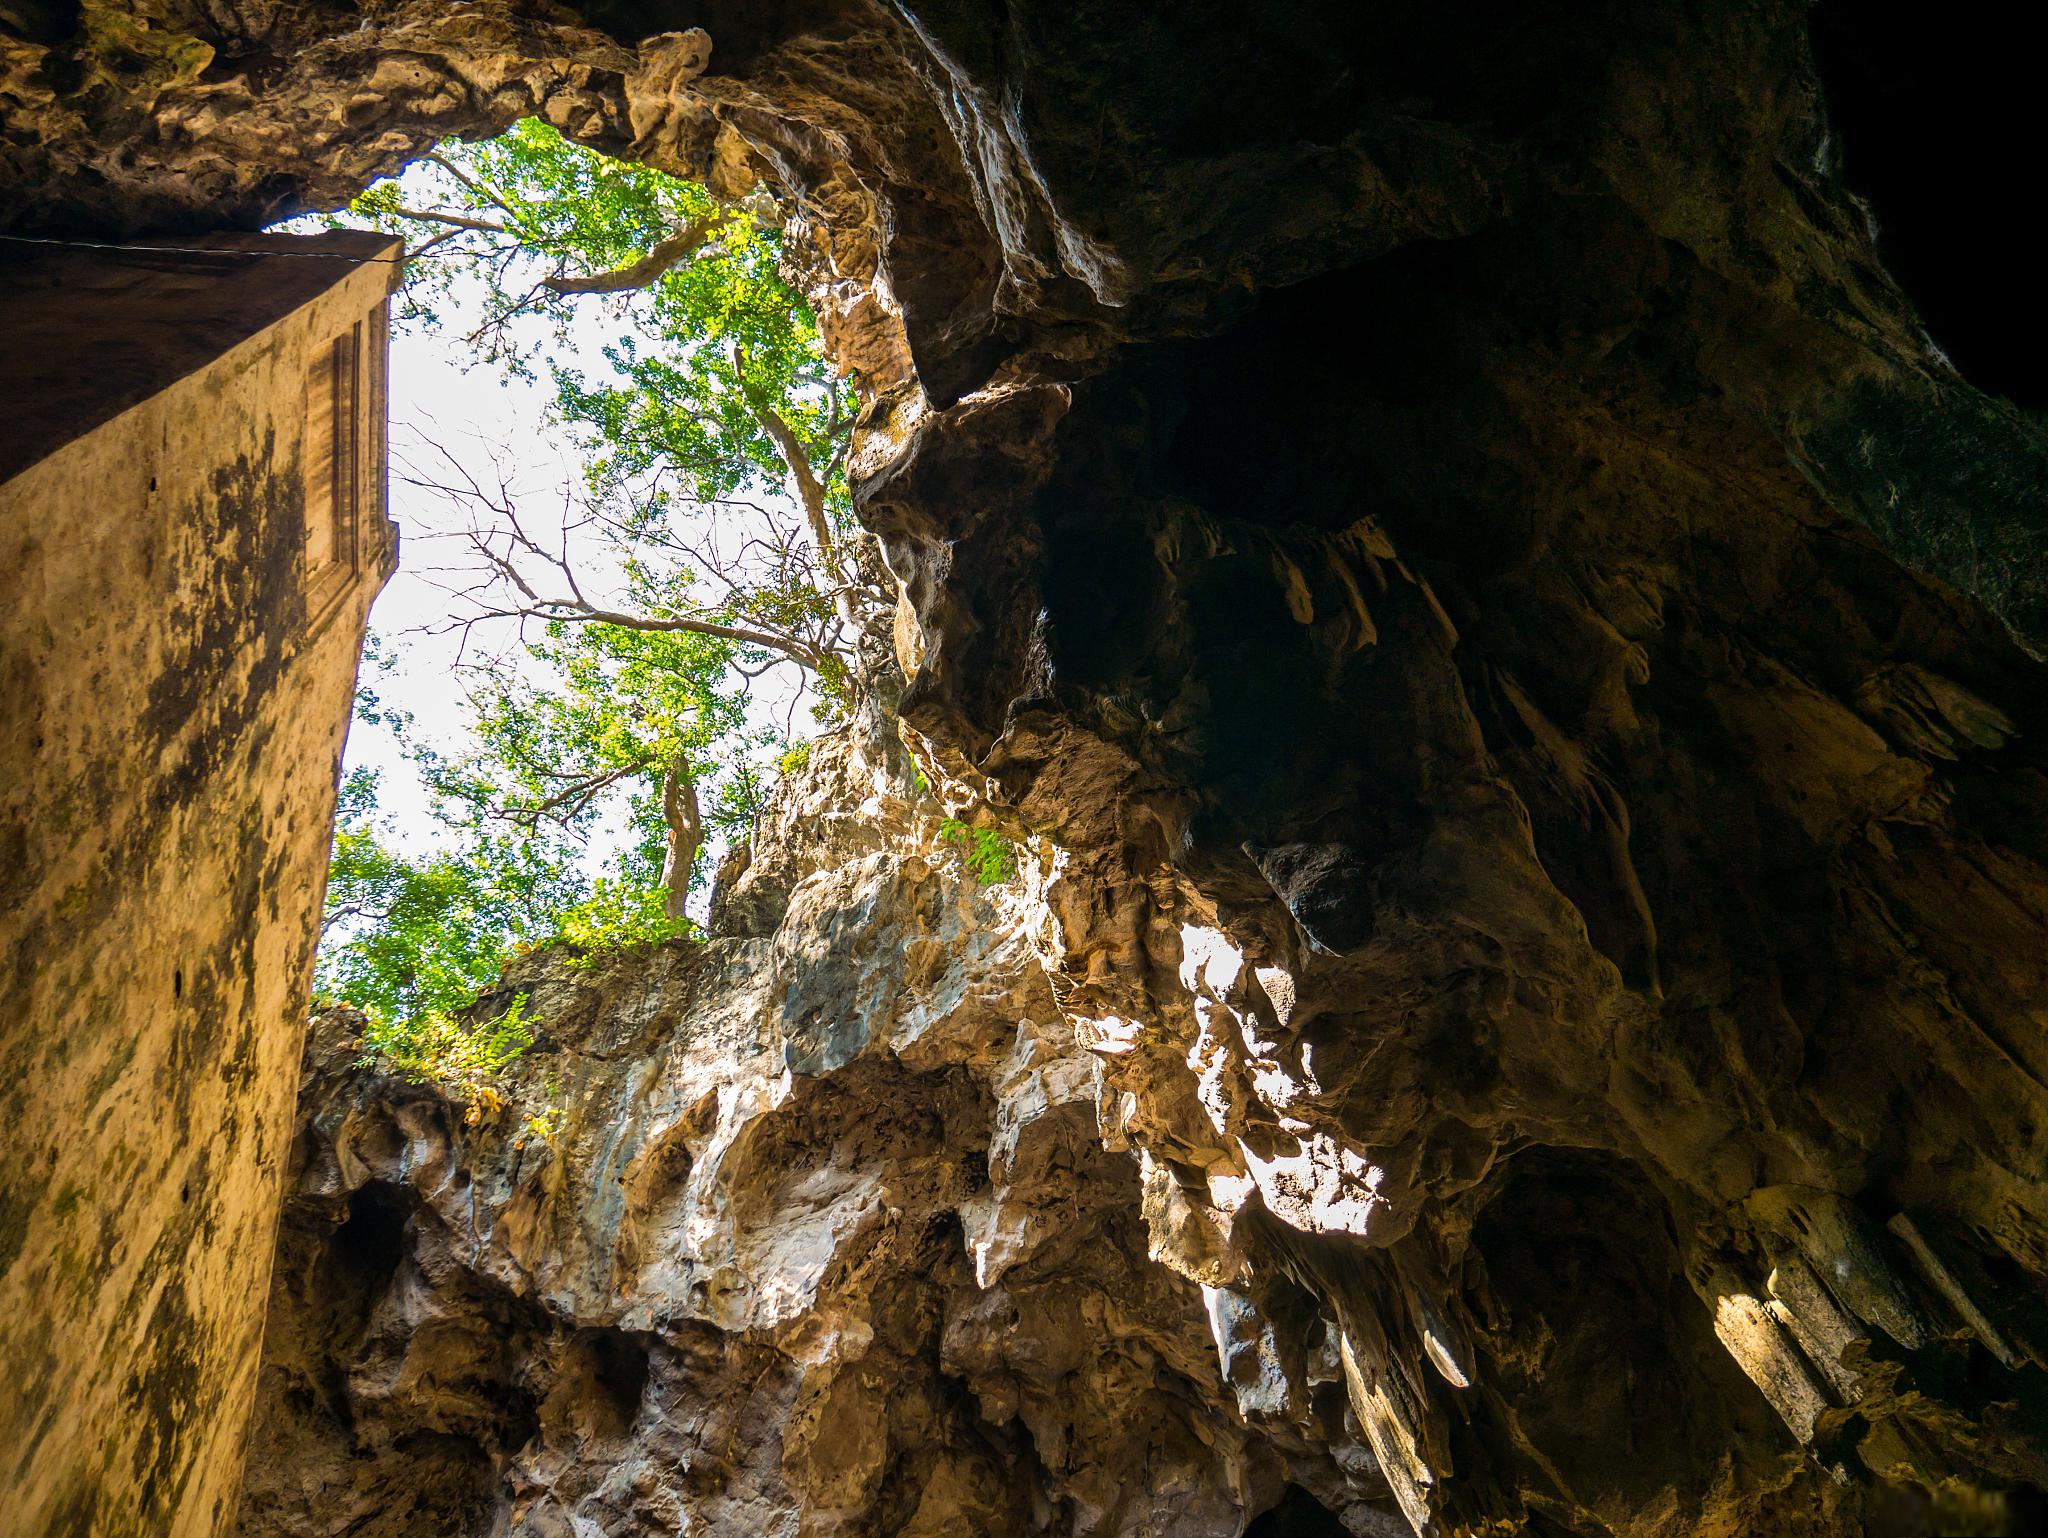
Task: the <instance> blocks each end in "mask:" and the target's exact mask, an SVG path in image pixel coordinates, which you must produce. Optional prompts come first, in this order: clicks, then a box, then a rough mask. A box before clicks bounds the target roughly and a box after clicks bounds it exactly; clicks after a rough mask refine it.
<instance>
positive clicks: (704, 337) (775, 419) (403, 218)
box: [286, 118, 886, 1128]
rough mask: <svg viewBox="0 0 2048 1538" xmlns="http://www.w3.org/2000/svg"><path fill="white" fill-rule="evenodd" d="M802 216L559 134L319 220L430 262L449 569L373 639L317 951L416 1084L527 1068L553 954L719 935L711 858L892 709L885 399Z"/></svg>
mask: <svg viewBox="0 0 2048 1538" xmlns="http://www.w3.org/2000/svg"><path fill="white" fill-rule="evenodd" d="M727 180H728V182H730V181H731V178H730V177H728V178H727ZM788 215H789V211H788V210H787V209H786V208H785V207H784V206H783V205H782V204H781V203H779V202H778V201H777V199H776V198H775V197H774V196H773V195H772V194H771V193H770V192H769V190H768V189H767V187H766V186H765V185H763V184H762V183H761V182H760V181H758V180H757V181H755V182H754V183H753V184H752V185H751V187H749V188H747V189H745V190H740V189H739V188H738V186H737V185H736V184H735V185H727V186H725V187H724V190H723V191H722V192H717V193H714V192H713V191H712V190H711V189H710V188H709V187H707V186H706V185H705V184H703V183H701V182H694V181H689V180H686V179H683V178H681V177H676V176H671V175H668V174H667V173H665V172H663V171H661V170H658V169H656V168H655V167H653V166H651V165H648V164H645V163H642V162H638V161H632V160H625V159H619V158H615V157H614V156H612V155H609V154H606V153H604V152H602V151H600V150H597V149H594V148H591V147H589V146H587V145H585V144H582V143H579V142H578V141H577V139H576V138H575V137H573V136H572V135H570V134H567V133H564V132H562V131H560V130H558V129H556V128H555V127H553V126H550V125H549V124H547V123H545V122H542V121H540V120H539V119H534V118H528V119H522V120H519V121H517V122H515V123H513V124H512V125H511V126H510V127H509V128H508V129H506V130H505V131H504V132H503V133H502V134H500V135H498V136H496V137H494V138H489V139H481V140H475V141H462V140H449V141H446V142H444V143H442V144H441V145H440V146H438V147H437V148H436V149H434V150H432V151H430V152H429V153H427V154H426V155H424V156H422V157H420V158H419V159H418V160H416V161H414V162H413V163H412V164H410V165H409V166H407V167H406V168H405V169H404V170H403V171H401V172H400V173H398V174H397V175H396V176H394V177H392V178H390V179H387V180H385V181H382V182H378V183H376V184H374V185H372V186H371V187H370V188H368V189H367V190H365V191H364V192H363V193H362V194H360V195H359V196H358V197H356V198H355V199H354V200H353V201H352V202H351V203H350V204H349V205H348V207H347V208H346V209H345V210H343V211H340V212H338V213H335V214H329V215H324V216H311V217H305V218H300V219H297V220H294V221H291V222H290V223H289V224H288V225H287V226H286V228H287V229H292V230H304V229H307V228H309V227H327V228H334V227H341V228H367V229H371V230H375V231H377V232H379V233H384V234H390V235H395V236H398V237H400V238H401V239H403V240H404V241H405V242H406V250H405V254H404V261H405V263H406V266H405V269H404V271H405V279H404V286H403V287H402V288H401V289H400V291H399V296H398V304H397V308H396V315H395V317H394V322H393V330H394V338H393V344H392V362H391V366H390V371H389V379H390V392H391V401H392V417H393V426H392V443H393V471H394V474H393V484H394V510H395V512H396V514H397V516H398V519H399V522H400V523H401V524H402V525H403V526H405V528H406V539H407V545H408V549H409V550H411V551H413V552H414V554H413V557H412V559H410V560H408V561H407V562H404V563H401V565H400V568H399V571H398V572H397V574H396V575H395V577H394V578H393V580H392V582H391V583H390V584H389V586H388V587H387V588H386V590H385V592H384V594H383V595H382V596H381V598H380V600H379V602H378V605H377V608H376V610H375V612H374V614H373V617H372V627H371V631H370V635H369V638H368V645H367V651H366V658H367V669H366V670H367V672H368V674H369V684H368V688H367V689H366V691H365V693H364V695H363V696H362V697H361V699H360V700H359V708H358V711H357V719H356V723H355V731H354V733H353V734H352V736H351V738H350V743H349V756H348V759H347V761H346V764H345V771H346V772H345V779H344V789H343V793H342V800H341V812H340V819H339V830H338V833H337V841H336V846H335V856H334V860H333V863H332V866H331V869H330V875H329V881H328V904H327V912H326V919H325V923H324V926H323V938H322V945H321V948H320V952H319V957H318V963H317V965H318V981H319V987H320V989H321V991H322V993H323V994H324V995H325V996H326V997H328V998H331V999H335V1000H345V1001H347V1002H349V1003H351V1004H353V1005H356V1006H358V1007H360V1008H362V1009H364V1010H365V1011H366V1012H367V1016H368V1025H367V1027H366V1033H365V1037H364V1040H365V1042H366V1050H368V1051H370V1052H371V1053H373V1054H376V1055H379V1056H381V1057H383V1058H385V1059H386V1060H388V1061H390V1062H392V1063H393V1064H395V1065H399V1066H401V1067H403V1068H404V1069H406V1070H407V1071H410V1072H414V1073H418V1074H422V1075H425V1076H427V1077H431V1078H436V1079H441V1080H451V1079H452V1077H453V1076H458V1075H463V1074H469V1075H481V1076H484V1077H488V1076H490V1075H491V1074H493V1073H495V1072H497V1071H498V1070H499V1069H501V1068H502V1067H503V1066H504V1064H505V1063H506V1062H508V1061H510V1060H511V1058H512V1057H514V1056H516V1055H517V1054H518V1053H519V1052H521V1051H523V1050H524V1048H525V1046H526V1045H527V1043H528V1042H529V1041H530V1039H531V1032H530V1029H529V1028H527V1027H526V1026H524V1025H523V1024H522V1022H521V1020H520V1001H519V1000H518V998H517V997H516V996H513V995H510V994H507V995H505V996H503V997H495V996H493V997H491V998H489V999H488V1003H489V1004H490V1008H488V1009H486V1008H485V1007H484V1004H485V1002H486V997H485V996H486V995H490V994H491V992H492V984H493V983H494V982H495V980H496V977H497V974H498V972H499V970H500V968H501V967H502V966H503V964H504V963H505V962H506V961H507V960H509V959H510V958H511V957H512V956H514V955H515V954H517V953H519V952H520V951H522V950H524V949H527V948H531V947H533V946H537V945H547V944H565V945H568V946H571V947H574V948H578V949H580V950H581V951H583V952H585V953H590V952H599V953H602V952H607V951H616V950H617V949H619V948H620V947H622V946H631V945H644V944H648V943H654V942H659V941H661V940H663V939H666V938H670V937H675V936H686V935H699V936H701V934H702V933H703V925H704V924H705V922H707V920H708V916H709V915H708V900H709V895H710V894H709V885H710V879H709V878H710V873H711V871H712V870H714V869H715V868H716V867H717V865H718V864H719V862H720V860H721V858H722V857H723V856H724V855H725V854H726V853H727V852H728V851H729V850H730V849H731V848H733V847H734V846H735V845H739V844H743V843H744V842H745V841H746V840H747V839H748V837H749V836H750V834H751V832H752V830H753V827H754V824H755V823H756V822H757V820H758V819H759V817H760V815H761V813H762V811H763V808H764V806H765V805H766V802H767V799H768V797H769V796H770V795H771V794H772V791H773V788H774V787H775V785H776V784H777V783H778V782H779V781H780V780H781V779H782V778H784V777H786V776H787V775H788V774H790V773H792V772H793V771H795V770H796V769H798V768H800V766H801V765H802V763H803V762H804V760H805V758H806V756H807V754H808V752H809V748H810V744H811V741H812V739H813V738H814V737H815V736H816V735H817V734H818V733H819V732H821V731H827V730H832V729H836V728H839V727H842V726H844V724H845V723H846V721H847V720H848V718H849V716H850V714H851V713H852V712H853V711H854V710H855V709H856V708H858V706H859V700H860V697H861V696H864V695H865V694H866V693H867V692H870V691H871V690H872V688H873V680H872V677H871V675H872V671H873V661H872V658H867V659H864V658H863V657H862V656H861V655H860V651H859V642H860V637H861V631H862V628H863V627H864V626H867V625H869V624H870V623H871V622H872V621H873V620H874V618H875V616H876V614H877V613H878V612H879V611H880V610H882V609H883V608H884V607H885V606H886V604H885V599H884V598H883V596H882V594H881V592H880V589H879V586H878V582H877V572H876V569H875V567H874V564H873V560H872V557H871V556H870V555H868V554H867V553H866V552H865V550H864V549H863V548H862V543H861V542H862V539H863V538H864V536H862V535H861V534H860V531H859V530H858V528H857V526H856V524H855V522H854V520H853V517H852V512H851V506H850V501H849V496H848V489H847V479H846V469H845V460H846V454H847V450H848V446H849V441H850V431H851V427H852V423H853V419H854V417H855V415H856V414H857V412H858V409H859V406H860V402H861V399H862V391H863V385H862V383H861V381H860V379H859V378H858V376H857V375H853V374H851V373H848V372H843V371H842V370H840V369H839V368H837V367H836V366H835V365H834V364H833V362H832V361H831V360H830V359H829V358H827V356H826V353H825V348H824V344H823V341H822V339H821V337H820V334H819V328H818V324H817V320H816V317H815V315H814V313H813V311H812V308H811V305H810V302H809V300H808V298H807V297H806V295H805V293H804V291H803V289H804V283H805V281H806V279H805V275H804V272H803V270H802V265H801V262H802V255H801V252H800V251H799V250H796V249H793V248H792V246H791V244H790V242H789V240H788V238H787V230H786V223H787V220H788ZM486 1017H488V1018H486ZM461 1022H467V1023H461ZM548 1117H549V1113H548V1112H547V1111H546V1110H545V1109H537V1110H535V1111H534V1113H533V1117H532V1119H533V1120H534V1122H535V1125H536V1126H538V1127H542V1128H545V1127H546V1126H548V1125H550V1122H549V1119H548Z"/></svg>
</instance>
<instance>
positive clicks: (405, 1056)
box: [356, 993, 533, 1125]
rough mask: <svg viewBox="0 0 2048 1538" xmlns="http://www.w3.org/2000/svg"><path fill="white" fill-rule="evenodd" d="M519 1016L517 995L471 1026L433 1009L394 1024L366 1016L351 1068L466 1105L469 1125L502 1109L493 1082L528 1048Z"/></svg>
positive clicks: (528, 1034)
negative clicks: (406, 1081)
mask: <svg viewBox="0 0 2048 1538" xmlns="http://www.w3.org/2000/svg"><path fill="white" fill-rule="evenodd" d="M525 1016H526V995H525V994H523V993H522V994H520V995H519V997H518V998H516V999H514V1000H513V1001H512V1004H511V1007H510V1008H508V1009H507V1010H506V1011H505V1012H504V1013H503V1014H501V1015H499V1016H497V1017H496V1018H495V1019H492V1020H484V1021H480V1022H478V1023H476V1024H474V1025H470V1024H465V1023H464V1022H462V1021H460V1020H457V1019H455V1018H454V1017H453V1016H451V1015H449V1014H447V1013H445V1012H444V1011H442V1010H438V1009H428V1010H423V1011H421V1012H420V1013H418V1014H414V1015H408V1016H406V1017H405V1018H404V1019H403V1020H400V1021H394V1020H388V1019H384V1018H382V1017H380V1016H376V1015H372V1016H371V1017H370V1025H369V1029H367V1030H366V1031H364V1032H363V1037H362V1040H361V1042H360V1043H358V1047H359V1051H358V1053H357V1057H356V1062H357V1063H358V1064H359V1065H361V1066H364V1067H373V1068H379V1069H382V1070H383V1071H384V1072H386V1073H392V1074H396V1075H397V1076H398V1077H400V1078H402V1079H410V1080H412V1081H413V1082H414V1083H415V1084H432V1085H434V1086H435V1087H436V1088H438V1089H440V1090H442V1091H444V1092H445V1093H447V1095H448V1096H449V1098H450V1099H455V1100H464V1101H467V1102H468V1103H469V1106H470V1115H469V1117H468V1120H469V1121H470V1123H471V1124H472V1125H474V1124H475V1123H477V1122H478V1121H480V1120H482V1119H483V1117H484V1115H485V1114H488V1113H489V1112H492V1111H495V1110H496V1109H497V1108H498V1107H500V1106H502V1105H503V1104H504V1103H505V1101H504V1096H503V1095H501V1094H499V1093H498V1090H497V1088H496V1085H495V1084H494V1083H493V1081H494V1080H495V1079H496V1078H497V1077H498V1076H499V1075H500V1074H502V1073H503V1072H504V1071H505V1069H506V1068H508V1067H509V1066H511V1064H512V1063H514V1062H516V1061H517V1060H518V1059H519V1057H520V1056H521V1055H522V1054H523V1053H524V1052H525V1051H526V1049H527V1048H528V1047H530V1046H532V1045H533V1027H532V1026H531V1025H529V1024H527V1022H526V1018H525Z"/></svg>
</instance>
